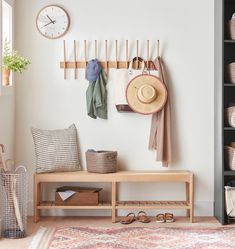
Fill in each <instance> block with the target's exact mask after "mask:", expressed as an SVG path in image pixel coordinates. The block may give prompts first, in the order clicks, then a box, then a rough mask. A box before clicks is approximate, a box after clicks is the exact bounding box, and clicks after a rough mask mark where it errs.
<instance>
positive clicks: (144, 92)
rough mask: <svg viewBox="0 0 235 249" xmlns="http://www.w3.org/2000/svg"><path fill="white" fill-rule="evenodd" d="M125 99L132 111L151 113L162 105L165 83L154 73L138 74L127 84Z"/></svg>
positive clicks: (164, 101)
mask: <svg viewBox="0 0 235 249" xmlns="http://www.w3.org/2000/svg"><path fill="white" fill-rule="evenodd" d="M126 99H127V102H128V104H129V106H130V107H131V109H133V111H135V112H138V113H140V114H146V115H147V114H152V113H155V112H158V111H160V110H161V109H162V108H163V107H164V105H165V103H166V100H167V89H166V86H165V84H163V83H162V81H161V80H160V79H159V78H158V77H156V76H154V75H150V74H143V75H138V76H137V77H135V78H133V79H132V80H131V81H130V82H129V84H128V85H127V88H126Z"/></svg>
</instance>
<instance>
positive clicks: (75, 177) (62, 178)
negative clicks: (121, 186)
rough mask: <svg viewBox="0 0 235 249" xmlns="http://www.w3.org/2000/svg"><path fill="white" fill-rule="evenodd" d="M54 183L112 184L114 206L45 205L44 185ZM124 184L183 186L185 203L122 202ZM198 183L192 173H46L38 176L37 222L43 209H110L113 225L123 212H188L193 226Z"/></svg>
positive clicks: (103, 204)
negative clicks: (42, 196) (119, 212)
mask: <svg viewBox="0 0 235 249" xmlns="http://www.w3.org/2000/svg"><path fill="white" fill-rule="evenodd" d="M46 182H47V183H50V182H51V183H52V182H60V183H62V182H74V183H75V182H76V183H79V182H110V183H111V184H112V198H111V203H99V205H97V206H55V205H54V202H48V201H42V198H41V192H42V183H46ZM120 182H182V183H184V184H185V200H181V201H119V200H118V198H117V184H118V183H120ZM193 206H194V183H193V173H192V172H190V171H181V170H177V171H173V170H167V171H118V172H117V173H111V174H95V173H88V172H86V171H78V172H60V173H45V174H35V175H34V221H35V222H37V221H38V220H39V219H40V210H42V209H107V210H111V212H112V222H116V213H117V210H119V209H130V210H133V209H138V210H146V209H163V210H164V209H165V210H166V209H185V210H186V215H187V216H188V217H190V222H193Z"/></svg>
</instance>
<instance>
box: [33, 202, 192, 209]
mask: <svg viewBox="0 0 235 249" xmlns="http://www.w3.org/2000/svg"><path fill="white" fill-rule="evenodd" d="M37 208H38V209H110V210H111V209H112V205H111V203H99V205H96V206H56V205H55V203H54V202H53V201H43V202H41V203H40V205H39V206H37ZM115 208H116V209H141V208H142V209H190V206H189V203H188V202H186V201H118V202H117V205H116V207H115Z"/></svg>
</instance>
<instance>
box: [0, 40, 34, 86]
mask: <svg viewBox="0 0 235 249" xmlns="http://www.w3.org/2000/svg"><path fill="white" fill-rule="evenodd" d="M29 64H30V61H29V60H28V59H25V58H23V57H22V56H20V55H19V53H18V51H16V50H14V49H13V50H12V51H11V49H10V43H9V42H8V41H6V40H5V43H4V49H3V58H2V76H3V77H2V79H3V82H2V84H3V85H4V86H8V85H9V77H10V72H11V71H12V72H17V73H22V72H23V71H24V70H25V69H26V68H27V66H28V65H29Z"/></svg>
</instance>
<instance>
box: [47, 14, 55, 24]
mask: <svg viewBox="0 0 235 249" xmlns="http://www.w3.org/2000/svg"><path fill="white" fill-rule="evenodd" d="M47 17H48V19H49V20H50V21H51V22H52V23H53V24H55V20H54V21H53V20H52V19H51V18H50V17H49V16H48V15H47Z"/></svg>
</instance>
